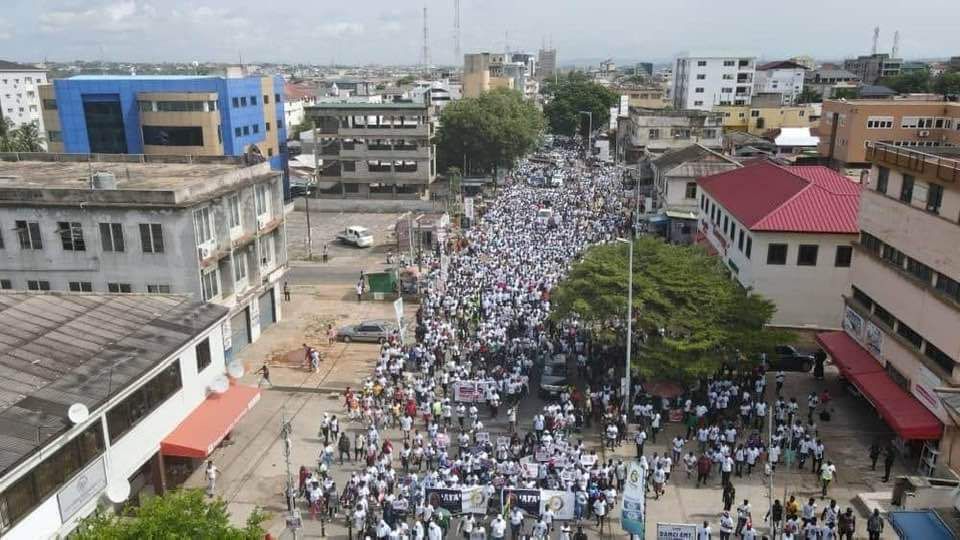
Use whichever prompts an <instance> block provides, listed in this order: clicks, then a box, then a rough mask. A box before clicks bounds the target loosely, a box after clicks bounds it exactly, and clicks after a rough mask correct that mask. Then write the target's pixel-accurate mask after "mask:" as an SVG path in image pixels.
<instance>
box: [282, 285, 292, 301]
mask: <svg viewBox="0 0 960 540" xmlns="http://www.w3.org/2000/svg"><path fill="white" fill-rule="evenodd" d="M283 301H284V302H289V301H290V284H289V283H287V282H286V281H284V282H283Z"/></svg>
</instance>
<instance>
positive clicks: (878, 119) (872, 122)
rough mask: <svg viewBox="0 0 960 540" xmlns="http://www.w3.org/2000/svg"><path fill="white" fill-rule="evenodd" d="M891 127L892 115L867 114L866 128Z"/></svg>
mask: <svg viewBox="0 0 960 540" xmlns="http://www.w3.org/2000/svg"><path fill="white" fill-rule="evenodd" d="M892 127H893V117H892V116H868V117H867V129H890V128H892Z"/></svg>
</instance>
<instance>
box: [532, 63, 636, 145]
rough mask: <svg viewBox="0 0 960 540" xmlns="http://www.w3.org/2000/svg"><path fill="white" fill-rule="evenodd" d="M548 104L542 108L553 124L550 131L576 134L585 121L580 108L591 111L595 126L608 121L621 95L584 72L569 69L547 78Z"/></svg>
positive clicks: (559, 133)
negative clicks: (555, 79) (594, 80)
mask: <svg viewBox="0 0 960 540" xmlns="http://www.w3.org/2000/svg"><path fill="white" fill-rule="evenodd" d="M544 92H545V94H546V96H547V99H548V101H547V104H546V105H545V106H544V108H543V112H544V114H545V115H546V117H547V121H548V122H549V124H550V131H552V132H553V133H556V134H558V135H574V134H576V132H577V128H578V127H579V126H583V125H585V122H586V119H585V118H582V117H583V116H585V115H583V114H582V113H581V111H589V112H590V113H591V117H592V120H593V127H594V128H599V127H601V126H605V125H607V122H608V121H609V119H610V107H613V106H614V105H616V104H617V103H618V102H619V100H620V98H619V97H618V96H617V94H615V93H613V92H612V91H610V90H609V89H607V88H606V87H603V86H601V85H599V84H597V83H595V82H593V81H591V80H590V79H589V78H588V77H587V76H586V75H584V74H582V73H574V72H571V73H568V74H567V76H566V77H562V78H560V79H558V80H557V82H556V83H554V82H553V81H546V86H545V90H544Z"/></svg>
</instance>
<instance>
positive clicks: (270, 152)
mask: <svg viewBox="0 0 960 540" xmlns="http://www.w3.org/2000/svg"><path fill="white" fill-rule="evenodd" d="M267 157H268V158H271V157H273V148H267Z"/></svg>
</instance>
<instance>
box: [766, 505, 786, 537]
mask: <svg viewBox="0 0 960 540" xmlns="http://www.w3.org/2000/svg"><path fill="white" fill-rule="evenodd" d="M764 521H769V522H770V530H772V531H773V533H774V537H776V532H777V531H779V530H780V525H781V524H782V523H783V505H782V504H780V499H777V500H775V501H773V506H772V507H771V508H770V511H769V512H767V516H766V517H765V518H764Z"/></svg>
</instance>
